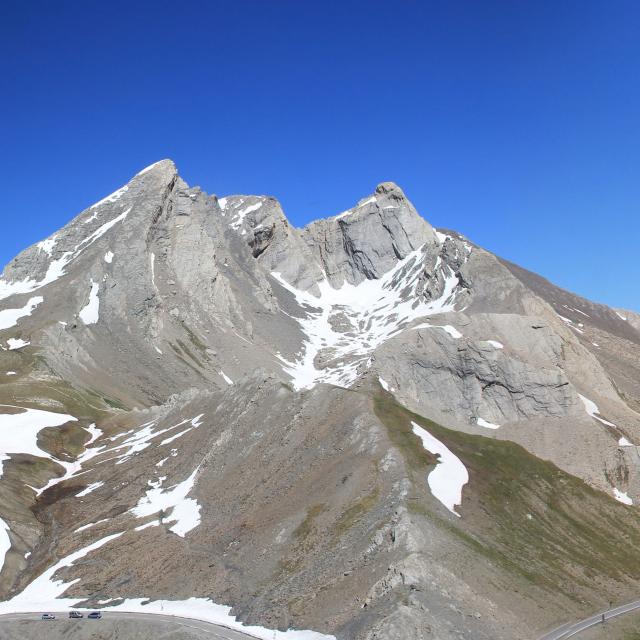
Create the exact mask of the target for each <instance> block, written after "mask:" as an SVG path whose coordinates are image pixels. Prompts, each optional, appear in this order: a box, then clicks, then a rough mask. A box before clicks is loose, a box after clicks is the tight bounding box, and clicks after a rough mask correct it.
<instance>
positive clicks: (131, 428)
mask: <svg viewBox="0 0 640 640" xmlns="http://www.w3.org/2000/svg"><path fill="white" fill-rule="evenodd" d="M635 321H636V316H634V315H633V314H631V313H628V314H627V315H625V314H624V313H623V312H620V311H615V310H612V309H608V308H607V307H604V306H602V305H595V304H593V303H590V302H588V301H585V300H583V299H581V298H578V297H577V296H574V295H573V294H570V293H568V292H564V291H562V290H560V289H558V288H556V287H554V286H553V285H552V284H550V283H548V282H546V281H544V280H543V279H541V278H539V277H538V276H535V274H530V273H529V272H526V271H525V270H523V269H521V268H519V267H517V266H516V265H512V264H510V263H507V262H505V261H503V260H501V259H499V258H497V257H496V256H494V255H492V254H491V253H489V252H487V251H485V250H483V249H482V248H480V247H478V246H476V245H474V244H473V243H472V242H470V241H469V240H467V239H465V238H464V237H462V236H460V235H459V234H457V233H455V232H450V231H446V232H445V231H437V230H435V229H434V228H433V227H431V226H430V225H429V224H428V223H427V222H426V221H425V220H424V219H423V218H421V217H420V216H419V215H418V213H417V212H416V211H415V209H414V207H413V206H412V204H411V203H410V201H409V200H408V199H407V198H406V196H405V194H404V193H403V192H402V190H401V189H400V188H399V187H397V185H394V184H393V183H382V184H381V185H379V186H378V187H377V189H376V190H375V192H374V193H373V194H372V195H371V196H369V197H367V198H364V199H363V200H361V201H360V202H359V203H358V204H357V205H356V206H355V207H353V208H352V209H349V210H347V211H345V212H343V213H341V214H339V215H338V216H335V217H333V218H328V219H326V220H320V221H317V222H313V223H311V224H310V225H308V226H307V227H305V228H304V229H296V228H294V227H292V226H291V225H290V224H289V223H288V221H287V219H286V217H285V216H284V213H283V212H282V209H281V207H280V205H279V203H278V202H277V201H276V200H275V199H273V198H271V197H266V196H228V197H225V198H217V197H216V196H209V195H207V194H205V193H204V192H202V191H201V190H200V189H199V188H190V187H189V186H188V185H187V184H186V183H185V182H184V181H183V180H182V178H180V176H179V175H178V173H177V170H176V168H175V166H174V164H173V163H172V162H171V161H168V160H164V161H161V162H159V163H156V164H155V165H152V166H151V167H148V168H147V169H145V170H143V171H142V172H140V173H139V174H137V175H136V176H134V178H133V179H132V180H131V181H130V182H129V183H128V184H127V185H126V186H124V187H123V188H122V189H120V190H118V191H116V192H115V193H114V194H111V195H110V196H108V197H107V198H105V199H104V200H102V201H100V202H99V203H96V204H95V205H93V206H92V207H90V208H89V209H87V210H86V211H84V212H82V213H81V214H80V215H79V216H78V217H77V218H75V219H74V220H72V221H71V222H70V223H69V224H68V225H66V226H65V227H64V228H63V229H61V230H60V231H59V232H57V233H56V234H54V236H52V237H51V238H48V239H46V240H44V241H42V242H40V243H38V244H37V245H34V246H33V247H30V248H29V249H27V250H26V251H24V252H23V253H21V254H20V255H19V256H17V257H16V258H15V259H14V260H13V261H12V262H11V263H10V264H9V265H8V266H7V267H6V268H5V270H4V272H3V274H2V278H1V279H0V344H1V345H2V351H0V383H1V384H0V405H2V406H1V407H0V454H1V456H2V459H3V463H2V477H1V478H0V496H1V497H2V504H3V505H4V507H3V508H2V509H0V518H1V521H0V525H2V526H1V527H0V543H1V544H0V550H2V549H4V550H5V551H6V555H5V556H4V563H3V564H2V571H1V572H0V595H2V596H3V597H4V598H5V599H8V602H6V603H4V604H2V605H0V610H20V609H21V608H22V609H24V608H25V607H29V606H31V607H33V606H35V604H34V603H40V604H42V605H44V604H46V605H47V606H46V607H45V608H54V606H55V603H54V602H52V600H51V599H52V598H54V597H57V598H59V597H61V596H64V598H66V599H67V600H66V601H61V606H68V600H69V599H70V598H74V599H75V600H74V601H75V602H78V601H83V600H88V601H89V602H90V603H91V604H93V605H95V604H98V603H100V602H103V601H109V602H110V604H111V605H115V606H120V607H124V608H127V607H128V608H129V609H130V610H132V609H135V608H136V607H138V608H139V607H141V606H143V605H141V604H140V601H139V599H140V598H150V599H152V600H157V601H159V600H166V601H176V602H185V601H187V600H189V598H192V597H195V598H199V599H201V600H198V604H197V606H198V607H199V609H198V611H199V614H198V615H201V616H205V615H206V616H211V615H214V614H213V613H212V611H213V610H214V604H213V603H218V604H225V605H230V606H233V613H234V615H237V616H239V618H240V619H241V620H243V621H247V622H249V623H251V624H258V625H260V627H261V629H262V630H257V631H255V632H256V633H258V634H259V635H260V634H262V635H263V636H264V637H271V635H269V634H271V632H270V631H268V629H273V628H278V629H281V630H282V631H284V630H286V629H289V628H296V629H314V630H316V632H317V633H318V634H320V635H322V634H326V635H333V636H335V637H338V638H369V639H373V638H394V637H398V638H421V637H434V638H436V637H437V638H454V637H465V638H474V639H482V638H505V639H506V638H527V637H532V633H531V629H532V628H534V629H536V628H537V629H542V628H543V627H545V626H546V625H550V624H552V623H553V621H554V620H557V619H562V616H566V612H567V611H574V612H578V611H582V610H588V609H589V607H590V606H595V605H597V604H601V603H602V602H603V601H606V599H607V598H608V597H612V598H618V597H625V596H626V595H627V594H629V593H632V592H633V590H634V588H637V584H638V577H639V576H638V575H637V573H636V572H635V571H634V569H633V567H634V566H640V565H638V564H634V562H633V559H634V558H633V556H634V554H635V553H636V552H635V549H636V548H637V544H635V543H636V539H637V537H638V536H639V535H640V530H639V526H638V525H637V524H636V519H635V507H634V506H633V502H634V501H635V500H636V499H637V498H638V496H640V480H639V476H638V457H637V452H636V447H635V445H634V443H635V442H638V441H640V421H639V418H640V415H639V414H638V413H637V411H638V409H639V408H640V383H639V382H638V380H639V379H640V377H639V373H640V372H639V371H638V368H637V361H638V360H637V358H636V357H635V356H634V354H637V350H638V349H639V348H640V332H639V329H638V326H637V325H638V323H636V322H635ZM594 343H595V344H594ZM429 447H431V449H430V448H429ZM576 541H579V544H576ZM96 545H97V546H96ZM622 550H623V551H622ZM85 555H86V556H87V559H86V560H82V558H84V557H85ZM61 559H62V560H61ZM56 563H57V564H56ZM54 576H55V577H54ZM76 579H78V581H77V582H73V581H74V580H76ZM56 580H63V581H64V582H59V583H56V582H55V581H56ZM41 600H42V602H41ZM167 606H177V605H170V603H167ZM181 606H182V605H181ZM2 607H4V608H5V609H2ZM194 607H195V605H194ZM203 611H204V612H205V613H203ZM216 611H217V610H216ZM216 615H217V614H216ZM224 615H227V614H226V613H225V614H224ZM225 619H226V618H225ZM308 633H309V634H311V633H312V632H308ZM429 634H430V635H429ZM289 635H291V634H289ZM320 635H319V636H318V637H320ZM283 637H288V636H286V635H283ZM291 637H297V636H295V634H293V635H292V636H291ZM300 637H303V636H300ZM304 637H307V636H304ZM308 637H311V635H310V636H308Z"/></svg>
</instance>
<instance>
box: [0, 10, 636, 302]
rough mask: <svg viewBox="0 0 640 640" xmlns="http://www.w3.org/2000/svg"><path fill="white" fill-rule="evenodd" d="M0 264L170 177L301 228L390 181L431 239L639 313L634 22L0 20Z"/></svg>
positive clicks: (575, 16) (433, 16)
mask: <svg viewBox="0 0 640 640" xmlns="http://www.w3.org/2000/svg"><path fill="white" fill-rule="evenodd" d="M0 54H1V55H0V95H1V96H2V100H1V101H0V113H1V115H2V119H1V125H0V126H1V128H0V140H1V141H2V154H1V160H0V169H1V171H2V177H3V181H2V182H3V198H2V205H1V207H2V231H1V235H0V263H2V264H4V263H6V262H8V261H9V260H10V259H11V258H12V257H13V255H15V254H16V253H17V252H18V251H19V250H20V249H22V248H24V247H26V246H28V245H30V244H32V243H33V242H35V241H36V240H39V239H41V238H42V237H45V236H47V235H49V234H50V233H51V232H53V231H55V230H56V229H57V228H58V227H60V226H61V225H62V224H63V223H65V222H67V221H68V220H69V219H70V218H71V217H73V216H74V215H75V214H77V213H78V212H79V211H81V210H82V209H83V208H85V207H86V206H88V205H90V204H92V203H93V202H94V201H96V200H98V199H100V198H101V197H103V196H104V195H106V194H107V193H110V192H111V191H113V190H114V189H115V188H117V187H119V186H120V185H121V184H123V183H124V182H126V181H127V180H128V179H129V177H130V176H131V175H133V174H134V173H136V172H137V171H138V170H140V169H141V168H142V167H144V166H146V165H148V164H150V163H151V162H154V161H156V160H158V159H161V158H165V157H170V158H172V159H173V160H175V162H176V163H177V165H178V167H179V169H180V172H181V174H182V176H183V177H184V178H185V179H186V180H187V182H189V183H190V184H192V185H194V184H198V185H200V186H202V188H203V189H205V190H206V191H208V192H210V193H217V194H219V195H222V194H229V193H259V194H263V193H266V194H271V195H275V196H276V197H278V198H279V199H280V200H281V202H282V203H283V206H284V208H285V212H286V213H287V215H288V216H289V219H290V220H291V221H292V222H293V223H294V224H297V225H302V224H304V223H306V222H307V221H309V220H312V219H314V218H318V217H323V216H327V215H333V214H335V213H337V212H339V211H341V210H343V209H345V208H347V207H349V206H351V205H353V204H354V203H355V201H356V200H358V199H359V198H361V197H364V196H365V195H367V194H368V193H370V192H371V191H372V190H373V188H374V187H375V185H376V184H377V183H378V182H380V181H383V180H394V181H396V182H398V183H399V184H400V185H401V186H402V187H403V188H404V190H405V192H406V193H407V195H408V196H409V197H410V198H411V199H412V200H413V202H414V203H415V204H416V206H417V208H418V210H419V211H420V212H421V213H422V214H423V215H424V216H425V217H426V218H427V219H428V220H429V221H430V222H431V223H433V224H434V225H436V226H443V227H449V228H453V229H456V230H458V231H460V232H462V233H464V234H466V235H467V236H469V237H470V238H471V239H472V240H474V241H476V242H478V243H479V244H481V245H483V246H485V247H486V248H488V249H490V250H492V251H494V252H496V253H498V254H500V255H502V256H504V257H506V258H509V259H511V260H514V261H516V262H518V263H519V264H521V265H523V266H525V267H527V268H530V269H533V270H534V271H537V272H539V273H541V274H542V275H544V276H546V277H548V278H550V279H551V280H553V281H554V282H556V283H558V284H560V285H561V286H563V287H566V288H569V289H571V290H574V291H576V292H578V293H580V294H583V295H585V296H587V297H590V298H592V299H595V300H598V301H602V302H606V303H609V304H611V305H615V306H623V307H628V308H632V309H636V310H640V260H639V259H638V254H639V248H640V242H639V241H640V175H639V174H640V3H638V2H637V1H635V0H634V1H627V0H616V1H615V2H610V1H609V0H603V1H602V2H594V1H590V0H581V1H578V0H568V1H566V2H557V1H556V0H553V1H543V0H534V1H530V2H527V1H514V0H508V1H506V0H505V1H504V2H491V1H489V0H487V1H485V2H478V1H476V0H473V1H470V2H465V1H458V2H448V1H445V0H443V1H439V2H428V1H418V0H416V1H414V2H402V1H400V2H394V3H391V2H384V3H382V2H375V1H371V0H369V1H362V2H353V1H349V0H346V1H345V0H341V1H340V2H300V1H295V2H294V1H291V2H289V1H284V0H278V1H276V0H273V1H270V0H258V1H255V2H245V1H243V0H233V1H231V0H230V1H228V2H214V1H211V0H210V1H202V2H190V1H182V2H175V1H172V2H164V1H163V0H154V2H119V1H114V0H110V1H109V2H97V1H93V0H84V1H82V2H75V1H71V0H67V1H65V2H55V3H54V2H42V1H36V0H30V1H29V2H12V3H7V2H5V3H4V4H3V8H2V19H1V20H0Z"/></svg>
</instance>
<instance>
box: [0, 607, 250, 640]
mask: <svg viewBox="0 0 640 640" xmlns="http://www.w3.org/2000/svg"><path fill="white" fill-rule="evenodd" d="M87 613H89V612H88V611H83V614H84V616H85V620H73V621H70V622H72V623H78V624H83V623H84V624H87V623H90V624H92V625H93V624H95V625H99V624H101V623H102V622H105V621H109V620H114V621H116V620H117V621H120V620H133V621H138V622H139V621H149V622H153V623H156V624H157V623H159V622H166V623H167V626H168V627H169V628H171V629H175V630H178V629H187V628H188V629H193V630H197V632H204V633H205V634H206V637H207V638H211V640H255V636H250V635H247V634H246V633H240V632H239V631H233V630H231V629H227V628H225V627H221V626H219V625H216V624H212V623H210V622H202V621H201V620H193V619H191V618H179V617H177V616H165V615H161V614H156V613H127V612H125V611H114V612H109V611H105V610H104V609H103V610H102V616H103V619H102V620H86V617H87ZM41 614H42V612H37V613H8V614H5V615H0V629H1V628H2V625H3V623H6V622H12V621H23V620H37V621H38V622H40V615H41ZM55 616H56V620H43V621H42V622H41V623H42V624H43V625H45V624H46V625H55V624H57V623H58V622H59V620H61V619H64V621H65V622H66V621H67V616H68V613H67V612H64V613H55ZM46 629H47V630H48V631H49V633H47V637H48V638H51V640H53V635H52V634H51V633H50V632H51V631H52V629H51V627H49V626H47V627H46ZM93 629H95V627H93ZM149 640H153V638H149Z"/></svg>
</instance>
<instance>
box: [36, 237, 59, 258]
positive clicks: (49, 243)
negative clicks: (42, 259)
mask: <svg viewBox="0 0 640 640" xmlns="http://www.w3.org/2000/svg"><path fill="white" fill-rule="evenodd" d="M56 242H58V236H57V235H54V236H51V237H50V238H47V239H46V240H41V241H40V242H38V243H37V244H36V247H38V249H40V251H44V252H45V253H46V254H47V255H48V256H51V252H52V251H53V247H55V246H56Z"/></svg>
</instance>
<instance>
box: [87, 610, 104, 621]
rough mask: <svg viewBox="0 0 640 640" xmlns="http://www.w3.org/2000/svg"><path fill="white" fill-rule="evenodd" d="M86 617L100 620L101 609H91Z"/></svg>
mask: <svg viewBox="0 0 640 640" xmlns="http://www.w3.org/2000/svg"><path fill="white" fill-rule="evenodd" d="M87 618H91V619H92V620H100V618H102V612H101V611H92V612H91V613H90V614H89V615H88V616H87Z"/></svg>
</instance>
